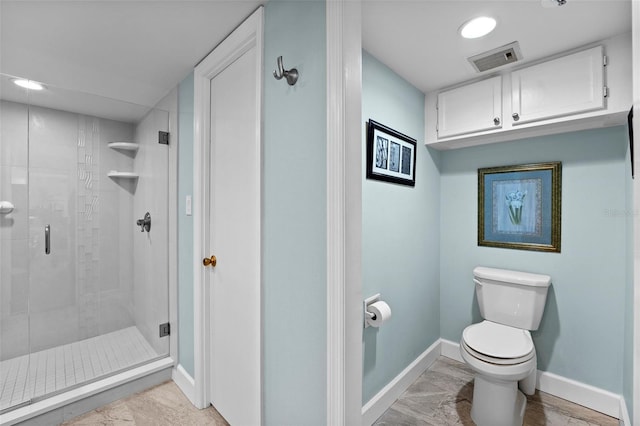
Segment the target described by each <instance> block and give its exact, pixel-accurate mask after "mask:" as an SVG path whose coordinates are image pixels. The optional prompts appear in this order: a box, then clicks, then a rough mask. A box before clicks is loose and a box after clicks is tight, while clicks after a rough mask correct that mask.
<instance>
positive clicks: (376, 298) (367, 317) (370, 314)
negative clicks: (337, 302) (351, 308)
mask: <svg viewBox="0 0 640 426" xmlns="http://www.w3.org/2000/svg"><path fill="white" fill-rule="evenodd" d="M379 300H380V293H377V294H374V295H373V296H371V297H367V298H366V299H364V302H363V305H364V328H367V327H371V324H369V321H368V320H370V319H375V317H376V315H375V314H374V313H373V312H369V310H368V308H369V305H371V304H372V303H375V302H377V301H379Z"/></svg>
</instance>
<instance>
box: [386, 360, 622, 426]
mask: <svg viewBox="0 0 640 426" xmlns="http://www.w3.org/2000/svg"><path fill="white" fill-rule="evenodd" d="M473 377H474V374H473V371H472V370H471V369H470V368H469V367H467V365H466V364H464V363H460V362H458V361H454V360H452V359H449V358H446V357H440V358H438V359H437V360H436V362H435V363H434V364H433V365H432V366H431V367H430V368H429V369H428V370H427V371H425V372H424V373H423V374H422V375H421V376H420V377H419V378H418V379H417V380H416V381H415V382H414V383H413V384H412V385H411V386H409V388H408V389H407V390H406V392H405V393H403V394H402V396H401V397H400V398H399V399H398V400H397V401H396V402H395V403H394V404H393V405H392V406H391V408H389V409H388V410H387V411H386V412H385V413H384V414H383V415H382V416H381V417H380V418H379V419H378V420H377V421H376V422H375V423H374V425H376V426H391V425H394V426H395V425H398V426H404V425H416V426H417V425H427V426H430V425H436V426H450V425H463V426H473V425H475V423H474V422H473V420H471V403H472V401H473ZM596 425H597V426H618V419H614V418H613V417H609V416H606V415H604V414H602V413H599V412H597V411H593V410H590V409H588V408H585V407H583V406H580V405H578V404H574V403H572V402H569V401H566V400H564V399H561V398H558V397H555V396H553V395H549V394H546V393H544V392H540V391H536V393H535V395H532V396H529V397H527V409H526V412H525V418H524V426H596Z"/></svg>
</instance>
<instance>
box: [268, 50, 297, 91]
mask: <svg viewBox="0 0 640 426" xmlns="http://www.w3.org/2000/svg"><path fill="white" fill-rule="evenodd" d="M273 76H274V77H275V78H276V80H280V79H282V77H284V78H286V79H287V83H289V86H293V85H294V84H296V82H297V81H298V70H297V69H295V68H291V69H290V70H285V69H284V65H282V56H278V69H277V70H275V71H274V72H273Z"/></svg>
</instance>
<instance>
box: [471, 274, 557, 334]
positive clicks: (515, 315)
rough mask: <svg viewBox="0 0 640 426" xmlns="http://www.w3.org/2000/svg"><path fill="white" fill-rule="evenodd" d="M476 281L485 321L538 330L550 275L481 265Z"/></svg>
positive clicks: (474, 278) (475, 277)
mask: <svg viewBox="0 0 640 426" xmlns="http://www.w3.org/2000/svg"><path fill="white" fill-rule="evenodd" d="M473 282H474V283H475V285H476V295H477V297H478V305H479V307H480V315H482V318H484V319H486V320H489V321H493V322H497V323H500V324H504V325H508V326H511V327H516V328H520V329H523V330H537V329H538V327H539V326H540V320H541V319H542V313H543V312H544V305H545V303H546V301H547V291H548V290H549V285H550V284H551V277H550V276H548V275H540V274H532V273H529V272H519V271H510V270H507V269H495V268H487V267H484V266H478V267H476V268H475V269H474V270H473Z"/></svg>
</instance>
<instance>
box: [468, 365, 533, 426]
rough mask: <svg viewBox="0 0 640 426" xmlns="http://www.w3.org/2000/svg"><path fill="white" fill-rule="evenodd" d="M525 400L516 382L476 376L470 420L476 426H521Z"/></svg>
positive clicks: (525, 404)
mask: <svg viewBox="0 0 640 426" xmlns="http://www.w3.org/2000/svg"><path fill="white" fill-rule="evenodd" d="M526 406H527V398H526V397H525V396H524V394H523V393H522V392H520V391H519V390H518V382H515V381H513V382H512V381H509V382H505V381H502V380H496V379H492V378H490V377H484V376H481V375H479V374H476V378H475V380H474V385H473V402H472V404H471V418H472V419H473V421H474V422H475V423H476V425H478V426H522V423H523V420H524V410H525V408H526Z"/></svg>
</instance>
